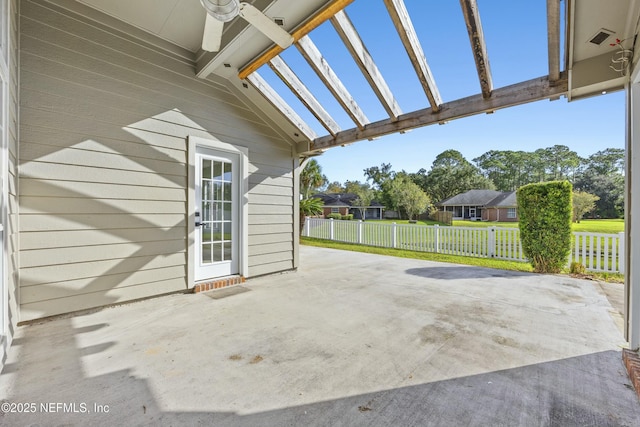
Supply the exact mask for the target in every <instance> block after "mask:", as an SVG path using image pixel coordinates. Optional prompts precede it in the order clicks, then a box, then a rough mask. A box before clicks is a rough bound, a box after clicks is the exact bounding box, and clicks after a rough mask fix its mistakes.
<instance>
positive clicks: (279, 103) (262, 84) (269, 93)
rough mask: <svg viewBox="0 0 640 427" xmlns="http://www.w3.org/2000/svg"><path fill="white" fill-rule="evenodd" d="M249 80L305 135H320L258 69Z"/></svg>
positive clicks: (314, 136)
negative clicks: (270, 84)
mask: <svg viewBox="0 0 640 427" xmlns="http://www.w3.org/2000/svg"><path fill="white" fill-rule="evenodd" d="M247 80H248V81H249V83H251V85H252V86H253V87H254V88H255V89H256V90H257V91H258V92H260V93H261V94H262V96H264V98H265V99H266V100H267V101H268V102H269V103H270V104H271V105H273V107H274V108H276V109H277V110H278V111H280V112H281V113H282V115H283V116H285V117H286V118H287V120H288V121H289V122H290V123H291V124H292V125H294V126H295V127H297V128H298V129H299V130H300V132H302V134H303V135H304V136H305V137H307V138H308V139H310V140H314V139H315V138H317V137H318V135H317V134H316V133H315V132H314V131H313V129H311V127H309V125H308V124H307V123H306V122H305V121H304V120H302V118H301V117H300V116H299V115H298V114H297V113H296V112H295V111H294V110H293V109H292V108H291V107H290V106H289V104H287V103H286V102H285V100H284V99H282V98H281V97H280V95H278V93H277V92H276V91H275V90H273V88H272V87H271V86H269V84H268V83H267V82H266V81H265V80H264V79H263V78H262V76H261V75H260V74H258V72H257V71H256V72H253V73H252V74H251V75H249V76H247Z"/></svg>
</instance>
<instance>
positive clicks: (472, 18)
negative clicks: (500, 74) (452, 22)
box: [460, 0, 493, 98]
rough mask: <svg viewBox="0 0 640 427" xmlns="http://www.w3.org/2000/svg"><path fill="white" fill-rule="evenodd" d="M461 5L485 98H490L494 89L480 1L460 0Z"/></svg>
mask: <svg viewBox="0 0 640 427" xmlns="http://www.w3.org/2000/svg"><path fill="white" fill-rule="evenodd" d="M460 6H461V7H462V14H463V15H464V21H465V23H466V24H467V31H468V33H469V41H470V42H471V50H472V51H473V58H474V59H475V61H476V69H477V70H478V78H479V79H480V88H481V89H482V96H483V97H484V98H489V97H490V96H491V91H492V90H493V81H492V79H491V68H490V67H489V55H488V54H487V45H486V43H485V41H484V32H483V31H482V22H481V21H480V13H479V11H478V3H477V1H476V0H460Z"/></svg>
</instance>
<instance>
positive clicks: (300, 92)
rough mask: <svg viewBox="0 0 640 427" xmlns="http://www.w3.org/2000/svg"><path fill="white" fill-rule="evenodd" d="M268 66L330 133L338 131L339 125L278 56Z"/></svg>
mask: <svg viewBox="0 0 640 427" xmlns="http://www.w3.org/2000/svg"><path fill="white" fill-rule="evenodd" d="M269 66H270V67H271V69H272V70H273V71H274V72H275V73H276V74H277V75H278V77H280V79H282V81H283V82H284V84H286V85H287V86H288V87H289V89H291V91H292V92H293V93H294V94H295V95H296V96H297V97H298V99H299V100H300V102H302V103H303V104H304V105H305V107H307V108H308V109H309V111H310V112H311V114H313V115H314V116H315V117H316V119H318V121H319V122H320V123H321V124H322V126H324V128H325V129H326V130H328V131H329V133H330V134H331V135H335V134H337V133H338V132H340V126H338V124H337V123H336V122H335V121H334V120H333V118H332V117H331V115H330V114H329V113H327V111H326V110H325V109H324V107H322V104H320V102H319V101H318V100H317V99H316V98H315V97H314V96H313V94H312V93H311V92H310V91H309V89H307V87H306V86H305V85H304V83H302V81H300V79H299V78H298V76H296V74H295V73H294V72H293V70H291V68H289V66H288V65H287V64H286V63H285V62H284V60H283V59H282V58H280V57H279V56H276V57H275V58H272V59H271V61H269Z"/></svg>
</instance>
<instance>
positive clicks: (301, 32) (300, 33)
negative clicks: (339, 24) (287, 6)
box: [238, 0, 354, 80]
mask: <svg viewBox="0 0 640 427" xmlns="http://www.w3.org/2000/svg"><path fill="white" fill-rule="evenodd" d="M353 1H354V0H333V1H332V2H331V3H329V4H328V5H327V6H325V7H324V8H323V9H321V10H320V11H318V13H316V14H315V15H313V16H312V17H311V19H309V20H308V21H307V22H305V23H304V24H302V25H301V26H300V27H299V28H296V29H295V30H294V31H293V32H292V33H291V36H292V37H293V41H294V43H295V42H297V41H298V40H300V39H301V38H302V37H304V36H306V35H307V34H309V33H310V32H311V31H313V30H314V29H316V28H317V27H319V26H320V25H322V24H323V23H324V22H326V21H327V20H329V18H331V17H332V16H333V15H335V14H336V13H337V12H339V11H341V10H342V9H344V8H345V7H347V6H348V5H349V4H351V3H353ZM282 51H283V49H282V48H281V47H280V46H278V45H277V44H274V45H273V46H272V47H271V48H269V49H268V50H267V51H266V52H264V53H263V54H262V55H260V56H259V57H257V58H256V59H254V60H253V61H251V62H250V63H249V64H247V65H245V66H244V67H242V69H241V70H240V72H239V73H238V77H239V78H240V80H244V79H246V78H247V77H248V76H249V75H250V74H251V73H253V72H254V71H256V70H257V69H258V68H260V67H262V66H263V65H264V64H266V63H268V62H269V61H271V60H272V59H273V58H275V57H276V56H278V55H280V53H282Z"/></svg>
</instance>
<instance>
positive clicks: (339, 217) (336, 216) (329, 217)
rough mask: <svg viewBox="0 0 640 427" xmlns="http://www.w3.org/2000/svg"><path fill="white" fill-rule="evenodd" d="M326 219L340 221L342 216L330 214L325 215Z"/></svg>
mask: <svg viewBox="0 0 640 427" xmlns="http://www.w3.org/2000/svg"><path fill="white" fill-rule="evenodd" d="M325 218H327V219H342V215H340V214H339V213H330V214H329V215H325Z"/></svg>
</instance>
